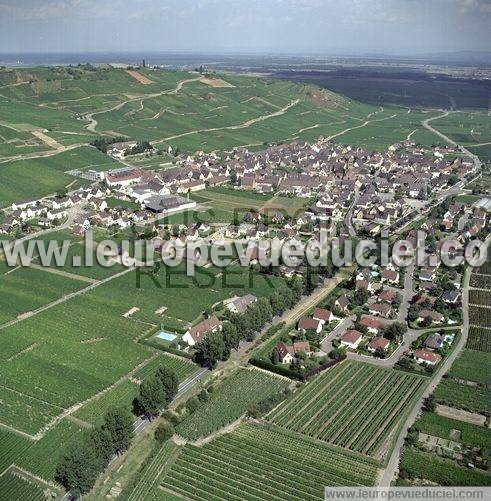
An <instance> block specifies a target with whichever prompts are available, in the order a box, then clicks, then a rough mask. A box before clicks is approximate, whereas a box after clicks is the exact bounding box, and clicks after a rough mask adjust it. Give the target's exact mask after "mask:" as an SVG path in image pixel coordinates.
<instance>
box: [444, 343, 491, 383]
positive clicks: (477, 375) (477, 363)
mask: <svg viewBox="0 0 491 501" xmlns="http://www.w3.org/2000/svg"><path fill="white" fill-rule="evenodd" d="M490 362H491V355H490V354H488V353H484V352H482V351H475V350H469V349H466V350H464V351H463V352H462V353H461V355H460V356H459V357H458V358H457V360H456V361H455V362H454V363H453V364H452V368H451V369H450V371H449V372H448V373H447V374H448V376H450V377H453V378H456V379H464V380H466V381H474V382H475V383H479V384H482V385H486V384H487V383H488V381H489V371H488V368H489V363H490Z"/></svg>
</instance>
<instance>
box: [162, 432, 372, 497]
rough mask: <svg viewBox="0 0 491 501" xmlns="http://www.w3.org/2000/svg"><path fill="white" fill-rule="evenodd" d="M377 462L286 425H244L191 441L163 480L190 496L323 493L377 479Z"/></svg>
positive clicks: (167, 488)
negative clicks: (199, 444)
mask: <svg viewBox="0 0 491 501" xmlns="http://www.w3.org/2000/svg"><path fill="white" fill-rule="evenodd" d="M376 466H377V463H376V462H374V461H372V460H370V459H368V458H366V457H361V456H358V455H354V454H352V453H350V452H347V451H342V450H339V449H336V448H332V447H330V446H328V445H322V444H319V443H315V442H313V441H312V440H310V439H308V438H306V437H300V436H299V435H296V434H291V433H289V432H286V431H284V430H280V429H276V428H274V427H273V428H268V427H261V426H256V425H250V424H247V425H242V426H240V428H239V429H237V430H236V431H234V432H232V433H230V434H227V435H224V436H221V437H219V438H218V439H216V440H214V441H213V442H211V443H208V444H206V445H205V446H203V447H195V446H192V445H187V446H186V447H185V448H184V450H182V451H181V453H180V454H179V455H178V456H177V459H175V461H174V462H173V463H172V465H171V466H170V468H168V469H167V470H166V473H165V475H164V477H163V479H162V481H161V488H162V490H163V493H162V494H163V496H162V497H165V496H166V495H167V493H170V494H173V495H176V496H179V497H184V498H186V499H196V500H199V499H248V500H252V499H288V500H315V499H323V497H324V487H325V486H338V485H373V483H374V481H375V476H376Z"/></svg>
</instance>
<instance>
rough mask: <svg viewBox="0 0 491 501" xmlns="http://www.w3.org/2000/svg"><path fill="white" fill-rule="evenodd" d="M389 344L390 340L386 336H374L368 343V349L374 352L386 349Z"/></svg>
mask: <svg viewBox="0 0 491 501" xmlns="http://www.w3.org/2000/svg"><path fill="white" fill-rule="evenodd" d="M389 344H390V341H389V340H388V339H387V338H385V337H382V336H376V337H374V338H373V339H372V340H371V341H370V342H369V343H368V351H370V352H371V353H375V352H376V351H377V350H383V351H386V350H387V348H388V347H389Z"/></svg>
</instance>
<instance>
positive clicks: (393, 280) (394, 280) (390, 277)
mask: <svg viewBox="0 0 491 501" xmlns="http://www.w3.org/2000/svg"><path fill="white" fill-rule="evenodd" d="M381 280H382V282H388V283H390V284H394V285H397V284H398V283H399V272H398V271H395V270H384V271H383V272H382V278H381Z"/></svg>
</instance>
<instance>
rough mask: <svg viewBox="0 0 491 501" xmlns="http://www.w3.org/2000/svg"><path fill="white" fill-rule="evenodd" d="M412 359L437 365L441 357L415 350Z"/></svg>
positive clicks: (429, 352)
mask: <svg viewBox="0 0 491 501" xmlns="http://www.w3.org/2000/svg"><path fill="white" fill-rule="evenodd" d="M414 358H419V359H421V360H424V361H425V362H431V363H434V364H437V363H439V362H440V360H441V359H442V357H441V356H440V355H439V354H438V353H433V352H431V351H426V350H416V351H415V352H414Z"/></svg>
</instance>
